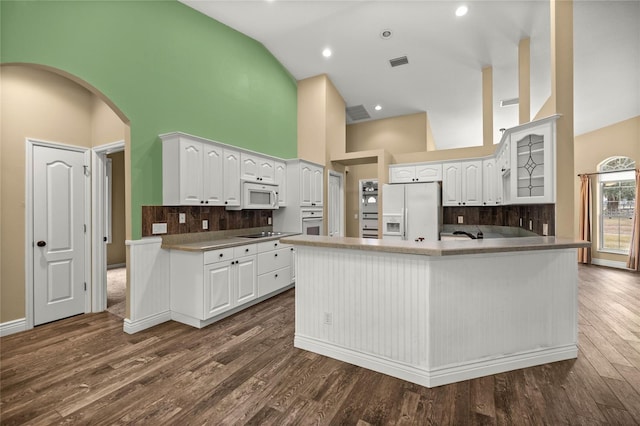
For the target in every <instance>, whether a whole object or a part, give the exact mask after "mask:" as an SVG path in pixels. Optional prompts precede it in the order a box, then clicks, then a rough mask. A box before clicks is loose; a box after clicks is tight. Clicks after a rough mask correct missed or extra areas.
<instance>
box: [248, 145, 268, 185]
mask: <svg viewBox="0 0 640 426" xmlns="http://www.w3.org/2000/svg"><path fill="white" fill-rule="evenodd" d="M241 162H242V175H241V176H242V177H241V178H242V179H243V180H250V181H255V182H265V183H274V181H275V166H274V161H273V160H272V159H269V158H266V157H262V156H259V155H254V154H249V153H245V152H243V153H242V155H241Z"/></svg>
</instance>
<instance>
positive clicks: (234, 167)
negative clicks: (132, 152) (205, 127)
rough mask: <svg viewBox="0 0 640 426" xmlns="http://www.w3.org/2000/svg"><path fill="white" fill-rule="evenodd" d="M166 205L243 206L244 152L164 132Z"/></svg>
mask: <svg viewBox="0 0 640 426" xmlns="http://www.w3.org/2000/svg"><path fill="white" fill-rule="evenodd" d="M160 137H161V138H162V202H163V204H164V205H180V206H182V205H209V206H240V152H239V151H235V150H231V149H227V148H225V145H223V144H215V143H211V141H207V140H204V139H201V138H197V137H195V136H190V135H185V134H182V133H170V134H167V135H161V136H160Z"/></svg>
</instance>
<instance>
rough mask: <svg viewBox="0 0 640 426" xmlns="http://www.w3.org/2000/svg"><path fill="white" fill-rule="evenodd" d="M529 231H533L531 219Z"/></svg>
mask: <svg viewBox="0 0 640 426" xmlns="http://www.w3.org/2000/svg"><path fill="white" fill-rule="evenodd" d="M529 231H533V220H531V219H529Z"/></svg>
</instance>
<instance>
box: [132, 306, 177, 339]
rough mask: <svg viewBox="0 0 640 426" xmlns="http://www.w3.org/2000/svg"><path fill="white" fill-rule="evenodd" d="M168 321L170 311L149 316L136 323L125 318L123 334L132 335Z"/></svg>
mask: <svg viewBox="0 0 640 426" xmlns="http://www.w3.org/2000/svg"><path fill="white" fill-rule="evenodd" d="M170 320H171V311H165V312H161V313H159V314H155V315H151V316H148V317H146V318H143V319H140V320H137V321H131V320H130V319H129V318H125V319H124V327H123V329H124V332H125V333H128V334H134V333H137V332H139V331H142V330H146V329H147V328H151V327H153V326H156V325H158V324H162V323H163V322H167V321H170Z"/></svg>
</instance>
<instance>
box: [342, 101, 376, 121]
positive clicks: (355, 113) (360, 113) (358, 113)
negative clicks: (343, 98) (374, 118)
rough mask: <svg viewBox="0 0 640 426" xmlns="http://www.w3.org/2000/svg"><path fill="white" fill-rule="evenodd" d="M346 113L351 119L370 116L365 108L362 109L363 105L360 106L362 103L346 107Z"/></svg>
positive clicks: (355, 119)
mask: <svg viewBox="0 0 640 426" xmlns="http://www.w3.org/2000/svg"><path fill="white" fill-rule="evenodd" d="M347 115H348V116H349V118H350V119H351V120H352V121H357V120H364V119H365V118H371V116H370V115H369V113H368V112H367V110H366V109H364V106H362V105H356V106H350V107H347Z"/></svg>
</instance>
